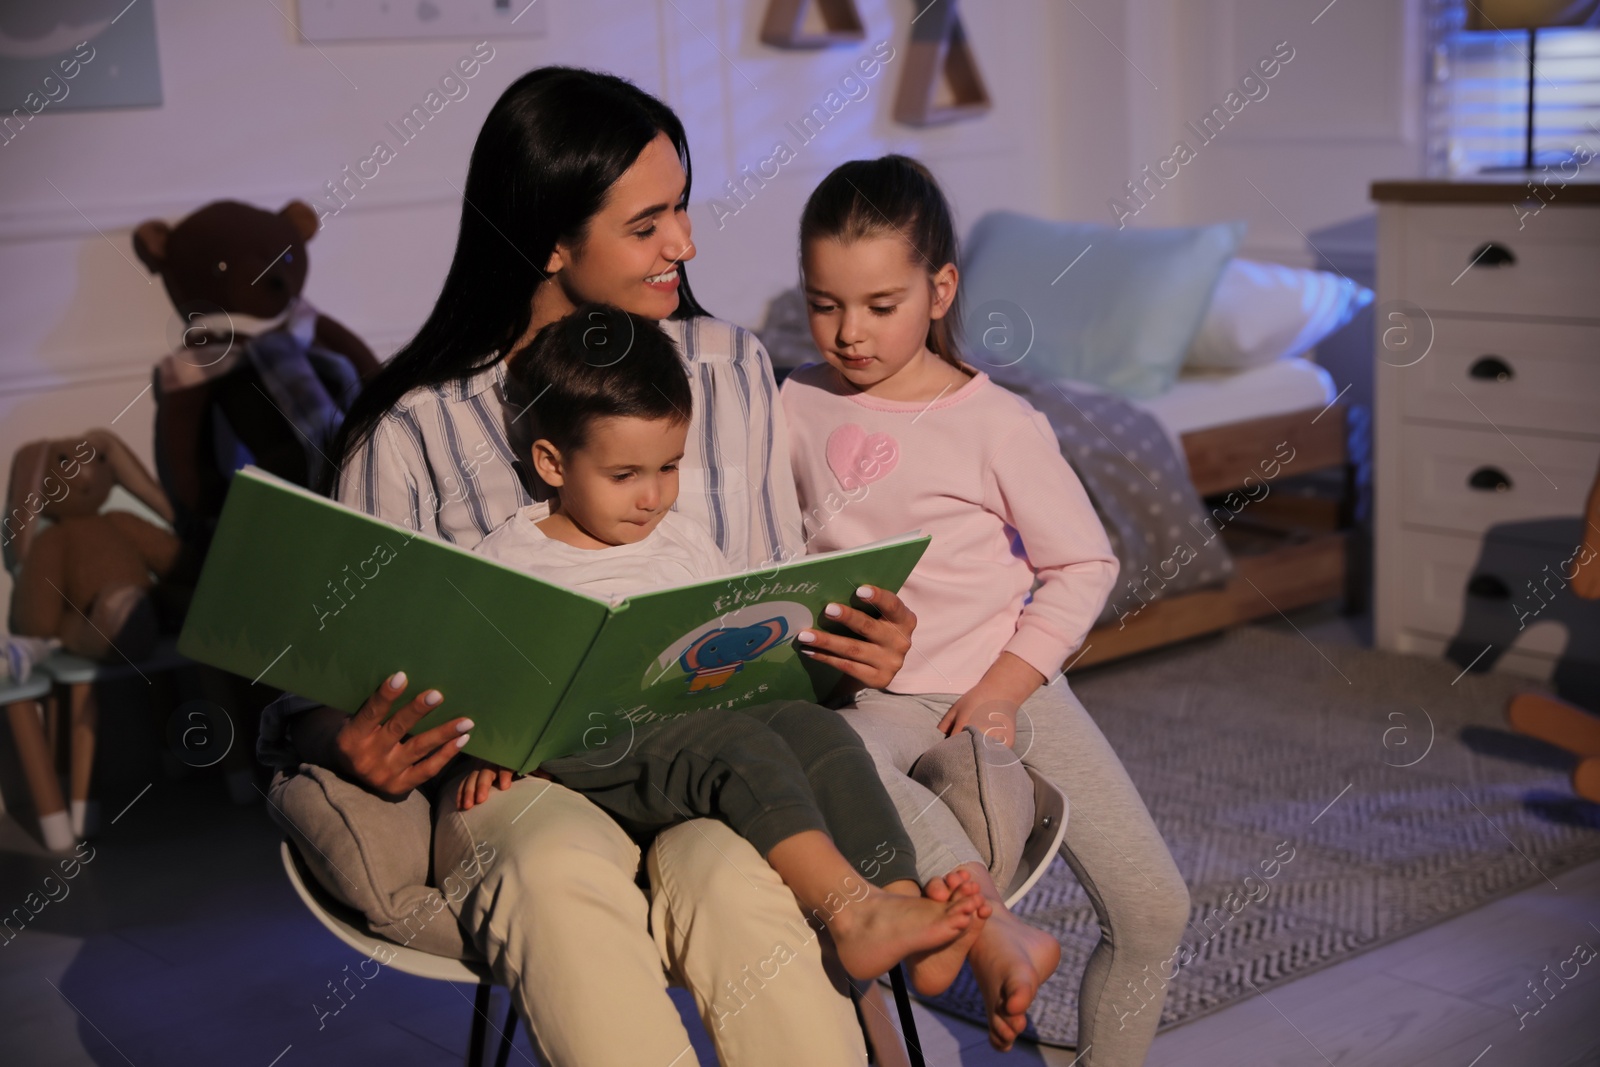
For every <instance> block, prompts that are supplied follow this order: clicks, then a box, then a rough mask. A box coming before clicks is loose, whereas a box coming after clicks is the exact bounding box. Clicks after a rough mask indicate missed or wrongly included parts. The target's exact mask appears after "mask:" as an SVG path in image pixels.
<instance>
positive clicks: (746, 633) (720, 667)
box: [678, 617, 789, 693]
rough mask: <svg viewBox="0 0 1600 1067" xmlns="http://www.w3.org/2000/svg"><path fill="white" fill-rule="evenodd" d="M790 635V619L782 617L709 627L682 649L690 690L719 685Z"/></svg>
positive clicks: (717, 687) (695, 690)
mask: <svg viewBox="0 0 1600 1067" xmlns="http://www.w3.org/2000/svg"><path fill="white" fill-rule="evenodd" d="M787 636H789V623H788V621H787V620H786V619H784V618H782V617H778V618H772V619H764V620H762V621H761V622H758V623H755V624H753V625H750V626H724V627H719V628H718V629H715V630H709V631H707V632H706V633H704V634H701V635H700V636H699V637H698V638H696V639H695V641H694V643H693V644H691V645H690V646H689V647H688V648H686V649H684V650H683V655H681V656H679V657H678V663H679V664H680V665H681V666H682V667H683V669H684V671H685V672H686V673H687V674H688V675H689V692H691V693H699V692H708V691H710V690H714V689H720V688H722V687H723V686H724V685H726V684H727V682H728V679H730V678H732V677H733V676H734V675H735V674H737V673H738V672H739V671H741V670H743V669H744V665H745V664H746V663H750V662H751V661H753V660H756V659H759V658H761V655H762V653H764V652H766V651H767V650H768V649H770V648H772V647H773V646H774V645H776V644H777V643H778V642H779V641H782V640H783V639H784V638H785V637H787Z"/></svg>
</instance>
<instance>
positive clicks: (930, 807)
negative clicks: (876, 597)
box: [782, 156, 1188, 1065]
mask: <svg viewBox="0 0 1600 1067" xmlns="http://www.w3.org/2000/svg"><path fill="white" fill-rule="evenodd" d="M800 246H801V248H800V250H801V270H802V274H803V280H804V287H805V293H806V298H807V300H808V303H809V307H810V321H811V333H812V338H813V340H814V341H815V342H816V345H817V348H818V349H819V350H820V351H821V353H822V355H823V358H824V360H825V361H826V362H825V363H821V364H811V365H808V366H807V367H804V368H802V369H800V370H798V371H796V372H795V373H794V374H793V375H792V376H791V377H790V378H789V379H788V380H787V381H786V382H785V383H784V386H783V394H782V395H783V404H784V408H785V412H786V414H787V416H788V424H789V438H790V444H791V448H790V452H791V456H792V461H793V464H794V470H795V481H796V485H797V487H798V489H799V493H800V498H801V508H802V510H803V511H804V512H805V514H806V516H807V530H806V533H807V538H808V542H807V548H808V551H814V552H815V551H829V550H833V549H838V548H845V547H849V546H852V545H858V544H862V543H865V542H869V541H873V540H876V539H878V538H881V537H885V536H890V535H893V534H897V533H901V532H904V531H906V530H911V529H921V530H922V531H923V532H925V533H929V534H931V535H932V537H933V540H932V543H931V544H930V546H929V548H928V551H927V553H926V554H925V555H924V556H923V558H922V561H921V562H920V563H919V564H918V566H917V569H916V571H915V572H914V573H913V575H912V576H911V578H910V580H908V581H907V583H906V585H905V588H904V589H903V590H902V592H901V597H902V598H903V599H904V601H905V603H906V604H907V605H908V606H909V607H911V608H912V610H914V611H915V612H916V615H917V618H918V620H919V621H918V625H917V629H916V634H915V639H914V642H913V645H912V649H911V652H910V654H909V656H908V657H907V658H906V662H905V666H904V667H903V668H901V670H900V671H899V673H898V674H896V675H895V676H894V678H893V680H892V681H891V682H890V684H889V685H888V686H887V687H886V688H884V689H865V690H862V691H861V692H859V693H858V694H857V695H856V697H855V699H854V704H853V705H852V706H851V707H849V708H847V709H845V717H846V719H847V720H848V721H849V722H850V724H851V725H852V726H854V727H855V728H856V730H857V732H859V733H860V734H861V736H862V737H863V739H864V740H865V741H866V742H867V747H868V750H869V751H870V752H871V753H872V755H873V758H874V760H875V761H876V762H877V764H878V768H879V773H880V774H881V775H882V776H883V778H884V782H885V784H886V785H887V786H888V788H889V791H890V794H891V796H892V797H893V798H894V800H895V803H896V806H897V807H898V808H899V809H900V812H901V816H902V819H903V820H904V821H905V823H906V826H907V828H908V830H910V832H911V834H912V839H913V842H914V844H915V847H916V851H917V856H918V864H919V870H918V875H919V877H920V878H922V879H923V880H924V881H928V880H930V879H931V878H932V877H933V876H934V875H935V874H936V873H938V872H943V871H949V870H951V869H952V868H953V867H956V866H957V865H960V866H961V867H964V868H965V869H967V870H968V871H970V872H971V874H972V876H973V878H974V879H975V880H976V881H977V882H978V884H979V885H980V886H981V887H982V890H983V893H984V895H985V896H986V897H988V898H989V899H990V900H991V902H992V903H993V904H994V905H995V912H994V915H993V916H992V917H991V918H990V919H989V921H988V922H987V923H986V924H985V925H984V926H983V927H982V929H981V930H979V931H976V932H974V933H973V934H972V935H970V936H972V937H973V938H974V941H973V944H972V946H971V950H970V956H969V959H970V961H971V963H972V967H973V972H974V975H975V977H976V978H977V980H978V984H979V986H980V988H981V989H982V992H983V997H984V1002H985V1005H986V1007H987V1009H988V1012H989V1027H990V1040H991V1042H992V1043H993V1044H994V1045H995V1046H996V1047H997V1048H1008V1047H1010V1045H1011V1043H1012V1041H1013V1040H1014V1039H1015V1037H1016V1036H1017V1034H1018V1033H1020V1032H1021V1030H1022V1029H1023V1027H1024V1026H1025V1025H1026V1018H1025V1012H1026V1010H1027V1008H1028V1005H1029V1004H1030V1003H1031V1002H1032V1000H1033V998H1034V995H1035V994H1036V992H1037V991H1038V987H1039V985H1040V983H1042V982H1043V981H1044V979H1045V978H1047V977H1048V976H1049V975H1050V974H1051V972H1052V971H1054V969H1055V967H1056V964H1057V963H1058V962H1059V958H1060V948H1059V946H1058V945H1057V944H1056V943H1055V941H1054V940H1053V939H1051V938H1050V937H1048V936H1047V935H1046V934H1044V933H1043V932H1042V931H1039V930H1035V929H1033V928H1031V927H1028V926H1027V925H1026V924H1024V923H1023V922H1022V921H1021V920H1019V919H1017V918H1016V917H1014V916H1012V915H1010V914H1009V913H1008V912H1006V911H1005V909H1004V907H1003V905H1002V904H1001V900H1002V898H1001V895H1000V894H1001V890H1000V889H999V888H998V887H996V886H995V885H994V882H993V880H992V879H991V878H990V877H989V875H988V872H987V870H986V869H985V867H984V865H983V863H982V862H981V861H980V860H979V858H978V854H977V852H976V850H975V849H974V848H973V846H972V845H971V843H970V842H969V841H968V840H967V838H966V836H965V835H964V834H963V833H962V831H961V828H960V825H959V823H957V822H956V820H955V817H954V815H953V814H952V813H951V812H950V811H949V810H948V809H947V808H945V807H944V805H943V804H941V803H939V802H937V798H935V797H934V796H933V794H931V793H930V792H929V791H927V790H926V789H924V788H923V787H922V786H920V785H919V784H917V783H916V782H914V781H912V780H911V779H910V778H909V777H908V774H907V772H908V771H909V770H910V769H911V766H912V764H913V763H915V762H916V760H917V758H918V757H919V756H920V755H921V754H922V753H923V752H925V751H927V749H929V748H930V747H932V746H933V745H935V744H936V743H938V742H939V741H941V740H943V739H944V737H945V736H946V735H949V734H952V733H954V732H955V731H957V730H960V729H962V728H963V727H965V726H966V725H968V724H972V725H973V726H975V727H976V728H977V729H979V730H981V731H983V732H984V733H985V734H986V736H987V737H989V738H990V739H991V740H992V741H994V742H996V743H999V744H1003V745H1008V746H1012V748H1013V749H1014V752H1015V756H1013V757H1011V758H1020V759H1021V761H1022V762H1023V763H1024V764H1026V765H1028V766H1030V767H1033V768H1034V769H1036V770H1037V771H1039V772H1040V773H1041V774H1043V775H1044V776H1045V777H1047V778H1049V779H1050V780H1051V781H1052V782H1054V783H1055V784H1056V785H1057V786H1059V787H1060V788H1061V789H1062V790H1063V791H1064V792H1065V793H1066V794H1067V797H1068V801H1069V803H1070V804H1071V811H1072V814H1071V817H1070V818H1069V820H1068V825H1067V837H1066V840H1065V843H1064V845H1063V850H1062V851H1063V854H1064V856H1065V857H1066V859H1067V861H1068V863H1069V864H1070V865H1071V866H1072V868H1073V870H1074V872H1075V873H1076V874H1077V875H1078V877H1079V881H1080V882H1082V883H1083V885H1084V888H1085V890H1086V891H1087V892H1088V894H1089V895H1090V898H1091V899H1092V900H1093V902H1094V905H1095V908H1096V911H1097V912H1098V914H1099V917H1100V925H1101V929H1102V932H1103V935H1104V937H1103V939H1102V941H1101V943H1100V945H1099V946H1098V947H1097V949H1096V951H1095V954H1094V956H1093V957H1092V958H1091V960H1090V963H1089V966H1088V969H1087V973H1086V974H1085V977H1084V981H1083V986H1082V990H1081V993H1080V997H1079V1032H1078V1038H1079V1041H1078V1049H1079V1050H1080V1053H1082V1058H1081V1061H1080V1062H1082V1063H1083V1064H1089V1063H1093V1064H1099V1065H1107V1064H1137V1063H1141V1062H1143V1058H1144V1053H1145V1050H1146V1048H1147V1047H1148V1044H1149V1041H1150V1038H1151V1037H1152V1036H1153V1034H1154V1028H1155V1023H1156V1019H1157V1018H1158V1017H1159V1015H1160V1011H1159V1009H1158V1010H1156V1011H1154V1012H1138V1013H1137V1014H1136V1015H1135V1013H1134V1012H1132V1011H1131V1010H1130V1011H1127V1012H1119V1011H1118V1010H1117V1005H1118V1004H1119V1003H1121V1002H1120V1001H1119V1000H1118V995H1119V994H1121V993H1123V991H1124V990H1123V986H1124V984H1125V983H1131V981H1132V980H1133V979H1134V978H1135V977H1139V978H1141V979H1142V978H1144V977H1146V975H1145V974H1144V973H1142V972H1141V968H1142V967H1145V966H1149V967H1151V968H1152V969H1154V968H1155V967H1157V966H1158V965H1159V964H1160V963H1161V961H1162V960H1164V959H1166V958H1167V957H1169V956H1170V955H1171V952H1172V950H1173V948H1174V947H1175V946H1176V945H1177V943H1178V940H1179V937H1180V935H1181V931H1182V928H1183V925H1184V923H1185V922H1186V921H1187V918H1188V898H1187V893H1186V891H1185V890H1184V887H1183V882H1182V879H1181V878H1180V877H1179V876H1178V874H1177V870H1176V868H1175V867H1174V865H1173V864H1172V860H1171V858H1170V856H1169V855H1168V854H1167V851H1166V848H1165V846H1164V844H1163V843H1162V841H1161V838H1160V835H1159V833H1158V832H1157V831H1156V829H1155V827H1154V825H1153V824H1152V823H1151V821H1150V817H1149V814H1148V812H1146V811H1145V809H1144V806H1143V804H1142V803H1141V802H1140V800H1139V797H1138V794H1137V792H1136V791H1135V790H1134V789H1133V786H1132V783H1131V782H1129V781H1128V779H1127V775H1126V773H1125V772H1124V771H1123V769H1122V766H1121V764H1120V763H1119V762H1118V761H1117V759H1116V756H1115V755H1114V754H1113V753H1112V752H1111V750H1110V748H1109V746H1107V744H1106V742H1105V739H1104V738H1103V737H1102V736H1101V735H1100V733H1099V730H1098V729H1097V728H1096V727H1095V726H1094V724H1093V722H1092V721H1091V720H1089V718H1088V716H1087V714H1086V713H1085V712H1084V711H1083V708H1082V705H1080V704H1078V702H1077V701H1076V699H1075V698H1074V697H1073V696H1072V694H1071V693H1070V691H1069V690H1068V689H1067V686H1066V683H1065V682H1064V681H1063V680H1062V678H1061V667H1062V664H1063V663H1064V662H1065V661H1066V660H1067V658H1068V657H1069V656H1070V655H1071V654H1072V652H1073V651H1074V650H1075V649H1077V647H1078V646H1079V645H1080V644H1081V643H1082V641H1083V639H1084V635H1085V634H1086V633H1087V632H1088V630H1089V627H1090V626H1091V625H1092V624H1093V622H1094V619H1095V617H1096V615H1097V614H1098V613H1099V610H1100V608H1101V605H1102V604H1103V602H1104V600H1105V598H1106V596H1107V594H1108V593H1109V592H1110V590H1111V587H1112V584H1113V582H1114V581H1115V579H1116V574H1117V562H1116V559H1115V557H1114V556H1113V555H1112V552H1111V546H1110V543H1109V542H1108V540H1107V538H1106V534H1105V531H1104V530H1103V528H1102V527H1101V525H1100V522H1099V520H1098V519H1097V518H1096V516H1095V513H1094V510H1093V509H1092V507H1091V506H1090V504H1089V500H1088V498H1087V496H1086V494H1085V493H1084V490H1083V487H1082V486H1081V485H1080V484H1079V482H1078V479H1077V477H1076V475H1074V474H1073V472H1072V469H1071V468H1070V467H1069V466H1068V465H1067V463H1066V462H1065V461H1064V460H1063V459H1062V458H1061V453H1060V450H1059V448H1058V447H1057V444H1056V441H1055V435H1054V434H1053V433H1052V431H1051V429H1050V426H1049V424H1048V422H1047V421H1046V420H1045V419H1044V417H1043V416H1042V415H1040V414H1039V413H1038V412H1036V411H1034V410H1033V409H1032V408H1031V407H1029V406H1028V404H1027V403H1026V402H1024V401H1023V400H1021V399H1020V398H1018V397H1017V396H1015V395H1013V394H1012V393H1010V392H1007V391H1006V390H1005V389H1002V388H1001V387H999V386H997V385H995V384H994V383H993V382H991V381H990V380H989V378H988V376H987V375H985V374H984V373H982V372H981V371H978V370H976V369H974V368H973V367H971V366H970V365H968V364H966V363H964V362H963V361H962V360H961V358H960V355H959V351H958V348H957V345H956V342H955V326H954V324H955V323H957V322H959V316H958V314H957V313H956V307H957V301H956V292H957V281H958V273H957V268H956V240H955V232H954V227H953V225H952V222H951V216H950V209H949V206H948V204H947V203H946V202H945V199H944V196H943V194H942V193H941V192H940V190H939V187H938V185H937V184H936V183H935V181H934V180H933V177H932V175H931V174H929V172H928V171H927V169H926V168H924V167H923V166H922V165H921V164H919V163H917V162H915V161H914V160H911V159H907V158H905V157H903V156H886V157H884V158H882V159H878V160H873V161H855V162H851V163H846V164H844V165H843V166H841V167H839V168H838V169H837V170H835V171H834V172H833V173H832V174H830V175H829V176H828V177H827V178H826V179H824V180H823V182H822V184H821V185H820V186H818V188H817V190H816V191H815V192H814V193H812V195H811V198H810V200H809V201H808V202H807V203H806V207H805V210H804V213H803V214H802V216H801V222H800ZM841 490H842V491H843V492H844V493H845V494H848V495H849V502H848V503H846V504H845V505H843V506H842V507H841V508H837V509H834V508H824V507H820V505H821V504H822V502H823V501H824V500H826V499H828V498H829V497H832V498H833V499H834V500H837V499H838V498H839V495H840V492H841ZM1036 583H1037V588H1035V585H1036ZM815 656H816V658H817V659H819V660H823V661H825V662H826V661H828V660H829V656H828V655H827V654H825V653H815ZM1155 995H1156V996H1157V997H1158V998H1159V997H1160V996H1161V993H1160V992H1159V991H1158V992H1156V994H1155ZM1130 1003H1132V1004H1134V1005H1142V1004H1144V1001H1142V1000H1134V1001H1131V1002H1130ZM1125 1016H1126V1017H1125ZM1108 1024H1109V1025H1108Z"/></svg>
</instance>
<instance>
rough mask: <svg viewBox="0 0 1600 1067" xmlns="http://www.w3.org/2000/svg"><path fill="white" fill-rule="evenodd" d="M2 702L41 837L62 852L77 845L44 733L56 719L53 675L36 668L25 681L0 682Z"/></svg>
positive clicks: (50, 846) (0, 699)
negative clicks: (47, 724) (30, 795)
mask: <svg viewBox="0 0 1600 1067" xmlns="http://www.w3.org/2000/svg"><path fill="white" fill-rule="evenodd" d="M0 704H4V705H5V707H6V716H7V718H9V719H10V720H11V736H12V737H13V738H15V739H16V744H17V756H18V758H19V759H20V760H21V762H22V771H23V774H25V775H26V776H27V779H28V792H30V793H31V794H32V795H33V809H34V811H35V813H36V814H37V815H38V816H39V836H40V837H41V838H42V839H43V841H44V847H45V848H48V849H50V850H51V851H54V852H63V851H65V850H67V849H70V848H71V847H72V846H73V845H74V844H76V843H77V842H76V839H75V838H74V836H73V833H72V821H71V820H70V819H69V818H68V817H67V805H66V802H65V801H64V800H63V799H62V798H61V782H60V781H59V780H58V779H57V778H56V761H55V749H54V746H53V745H52V744H51V743H50V741H49V739H48V738H47V736H46V733H45V722H46V721H51V722H53V721H54V720H55V709H54V706H55V693H54V692H53V690H52V689H51V678H50V675H48V674H46V673H45V672H43V671H34V672H33V674H32V676H31V677H29V679H28V680H27V681H26V682H7V683H5V684H3V685H0Z"/></svg>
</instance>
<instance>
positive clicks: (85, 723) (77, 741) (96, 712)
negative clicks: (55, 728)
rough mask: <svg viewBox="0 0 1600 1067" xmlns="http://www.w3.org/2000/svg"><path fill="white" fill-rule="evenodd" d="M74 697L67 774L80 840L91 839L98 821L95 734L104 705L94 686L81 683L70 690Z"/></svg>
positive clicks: (76, 829)
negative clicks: (93, 804) (92, 805)
mask: <svg viewBox="0 0 1600 1067" xmlns="http://www.w3.org/2000/svg"><path fill="white" fill-rule="evenodd" d="M69 689H70V690H71V695H72V709H71V713H70V714H71V718H70V720H69V722H70V727H71V731H72V743H71V746H70V749H69V751H70V753H71V755H70V759H71V763H70V766H69V770H68V773H67V785H68V799H69V800H71V802H72V821H73V824H74V825H73V829H74V830H75V831H76V832H77V834H78V836H79V837H88V836H90V835H91V834H93V833H94V832H95V830H96V827H94V826H91V825H89V824H90V823H91V822H94V821H97V820H94V819H92V818H91V817H90V815H89V776H90V775H91V774H92V773H93V772H94V744H95V734H96V732H97V731H98V729H99V725H100V702H99V699H98V698H97V697H96V696H95V692H94V684H93V683H92V682H81V683H78V684H76V685H72V686H70V687H69Z"/></svg>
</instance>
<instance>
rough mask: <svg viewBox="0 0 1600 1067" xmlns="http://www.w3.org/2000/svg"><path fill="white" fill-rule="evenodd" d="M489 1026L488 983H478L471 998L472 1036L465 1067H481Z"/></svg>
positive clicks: (468, 1043) (468, 1045)
mask: <svg viewBox="0 0 1600 1067" xmlns="http://www.w3.org/2000/svg"><path fill="white" fill-rule="evenodd" d="M488 1026H489V983H488V982H479V983H478V992H477V993H476V994H475V995H474V996H473V998H472V1036H471V1038H470V1039H469V1040H468V1042H467V1067H483V1039H484V1037H485V1035H486V1033H487V1031H488Z"/></svg>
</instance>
